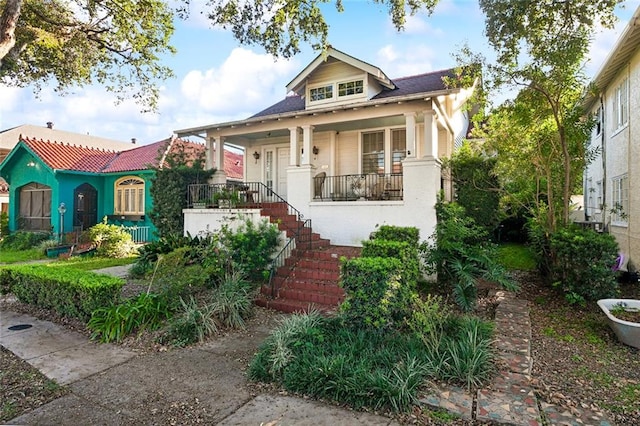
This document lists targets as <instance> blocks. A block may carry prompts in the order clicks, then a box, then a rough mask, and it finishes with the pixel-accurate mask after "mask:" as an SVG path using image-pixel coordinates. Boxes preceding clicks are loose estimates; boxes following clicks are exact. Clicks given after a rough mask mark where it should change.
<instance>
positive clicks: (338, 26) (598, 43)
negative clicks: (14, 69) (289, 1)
mask: <svg viewBox="0 0 640 426" xmlns="http://www.w3.org/2000/svg"><path fill="white" fill-rule="evenodd" d="M203 4H204V0H192V1H191V9H192V13H191V18H190V19H189V20H187V21H181V20H176V31H175V33H174V37H173V40H172V44H173V45H174V46H175V47H176V48H177V50H178V53H177V54H176V55H172V56H167V57H165V58H163V61H164V62H165V64H166V65H168V66H170V67H171V68H172V69H173V70H174V73H175V74H176V77H175V78H174V79H171V80H169V81H166V82H164V83H163V84H162V87H161V97H160V103H159V111H158V112H157V113H147V114H142V113H140V112H139V111H140V107H139V106H138V105H136V104H135V103H134V102H132V101H126V102H124V103H122V104H120V105H115V104H114V97H113V96H112V95H110V94H109V93H107V92H106V91H104V90H103V89H102V88H100V87H85V88H79V89H76V90H74V91H73V92H72V93H70V94H68V95H66V96H64V97H61V96H58V95H57V94H55V93H54V92H53V90H50V89H48V88H45V89H43V90H42V92H41V94H40V97H39V98H36V97H35V96H34V94H33V90H32V89H31V88H24V89H18V88H13V87H6V86H2V85H0V99H2V102H0V129H7V128H10V127H15V126H18V125H21V124H34V125H42V126H44V125H45V123H46V122H48V121H51V122H53V123H54V126H55V128H57V129H61V130H67V131H71V132H77V133H88V134H92V135H95V136H101V137H106V138H111V139H116V140H122V141H129V140H130V139H131V138H136V139H137V141H138V143H140V144H147V143H151V142H156V141H158V140H161V139H164V138H167V137H169V136H170V135H171V134H172V132H173V131H174V130H177V129H183V128H188V127H194V126H201V125H206V124H213V123H219V122H225V121H230V120H237V119H243V118H246V117H248V116H251V115H253V114H254V113H256V112H258V111H260V110H262V109H264V108H266V107H267V106H269V105H271V104H273V103H275V102H277V101H279V100H280V99H282V98H283V97H284V96H285V95H286V93H285V86H286V85H287V83H289V82H290V81H291V80H292V79H293V78H294V77H295V76H296V74H297V73H298V72H300V70H302V68H304V67H305V66H306V65H307V64H308V63H309V62H311V61H312V60H313V59H314V58H315V57H316V55H317V54H316V53H315V52H313V51H312V49H311V48H310V47H309V46H306V45H303V46H302V49H303V50H302V52H301V53H300V54H298V55H296V56H295V57H294V58H291V59H290V60H275V59H274V58H272V57H271V56H269V55H267V54H265V53H264V51H263V50H262V49H260V48H259V47H257V46H240V45H239V44H238V43H237V42H236V41H235V40H234V39H233V38H232V36H231V34H230V32H228V31H224V30H221V29H212V28H210V26H209V23H208V20H207V19H206V18H205V17H204V16H203V15H202V14H201V13H200V11H201V9H202V7H203ZM343 4H344V9H345V10H344V12H342V13H337V12H335V8H334V7H333V4H329V5H325V9H326V15H325V16H326V19H327V21H328V23H329V25H330V34H329V41H330V43H331V44H332V45H333V46H334V47H335V48H336V49H338V50H341V51H343V52H345V53H347V54H349V55H352V56H354V57H356V58H358V59H361V60H363V61H366V62H368V63H370V64H373V65H375V66H377V67H379V68H381V69H382V70H383V71H384V72H385V73H386V74H387V75H388V76H389V77H391V78H395V77H404V76H409V75H414V74H421V73H424V72H429V71H435V70H439V69H444V68H449V67H452V66H455V62H454V59H453V57H452V53H454V52H455V51H457V50H458V49H459V47H460V46H462V45H463V44H465V43H466V44H468V45H469V46H471V47H472V49H473V50H476V51H480V52H483V53H484V54H485V55H487V56H488V57H491V51H490V49H489V47H488V44H487V43H486V41H485V38H484V35H483V30H484V17H483V15H482V14H481V12H480V9H479V7H478V2H477V0H440V3H439V4H438V6H437V7H436V9H435V12H434V13H433V14H432V15H431V16H427V14H426V13H421V14H419V15H417V16H415V17H412V18H410V19H409V20H408V22H407V25H406V28H405V31H404V32H400V33H398V32H397V31H396V30H395V29H394V28H393V26H392V24H391V20H390V18H389V15H388V13H387V11H386V9H385V8H383V7H382V6H380V5H378V4H374V3H371V2H368V1H365V0H343ZM639 4H640V0H627V1H626V2H625V7H624V8H623V9H620V10H619V11H618V16H619V18H620V22H619V23H618V25H617V26H616V29H615V30H612V31H603V32H599V33H598V35H597V37H596V38H595V40H594V43H593V45H592V49H591V54H590V61H589V63H588V64H587V68H586V70H587V75H589V76H593V75H594V74H595V73H596V72H597V70H598V69H599V67H600V65H601V64H602V62H603V61H604V59H605V58H606V55H607V53H608V51H609V49H610V48H611V46H613V44H614V43H615V41H616V39H617V37H618V35H619V34H620V32H621V31H622V29H623V28H624V26H625V25H626V24H627V21H628V19H629V17H630V16H632V15H633V12H634V11H635V10H636V8H637V7H638V5H639Z"/></svg>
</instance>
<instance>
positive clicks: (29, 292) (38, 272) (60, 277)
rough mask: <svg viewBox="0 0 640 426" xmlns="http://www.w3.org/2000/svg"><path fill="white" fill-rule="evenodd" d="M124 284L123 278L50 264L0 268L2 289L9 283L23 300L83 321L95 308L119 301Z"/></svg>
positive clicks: (0, 285) (12, 290) (12, 291)
mask: <svg viewBox="0 0 640 426" xmlns="http://www.w3.org/2000/svg"><path fill="white" fill-rule="evenodd" d="M7 274H8V275H7ZM7 283H8V284H7ZM123 285H124V281H123V280H122V279H120V278H116V277H111V276H107V275H102V274H96V273H93V272H87V271H77V270H72V269H66V268H56V267H51V266H48V265H16V266H8V267H4V268H3V269H0V288H2V289H3V291H5V290H6V287H7V286H10V292H11V293H13V294H14V295H15V296H16V297H17V298H18V300H20V301H21V302H23V303H28V304H32V305H35V306H38V307H41V308H45V309H53V310H55V311H56V312H58V313H59V314H60V315H63V316H70V317H76V318H79V319H81V320H88V319H89V318H90V317H91V314H92V312H93V311H94V310H96V309H98V308H101V307H104V306H110V305H112V304H113V303H114V302H116V301H117V300H118V298H119V295H120V290H121V289H122V286H123Z"/></svg>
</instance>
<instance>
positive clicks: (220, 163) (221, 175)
mask: <svg viewBox="0 0 640 426" xmlns="http://www.w3.org/2000/svg"><path fill="white" fill-rule="evenodd" d="M214 158H215V161H214V163H215V164H214V167H215V168H216V172H215V173H214V174H213V176H212V177H211V181H212V183H226V182H227V174H226V173H225V171H224V136H218V137H217V139H216V143H215V151H214Z"/></svg>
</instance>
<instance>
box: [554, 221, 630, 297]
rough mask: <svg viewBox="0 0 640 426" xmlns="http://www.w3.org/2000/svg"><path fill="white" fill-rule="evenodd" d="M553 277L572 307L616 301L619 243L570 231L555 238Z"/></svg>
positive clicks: (607, 236)
mask: <svg viewBox="0 0 640 426" xmlns="http://www.w3.org/2000/svg"><path fill="white" fill-rule="evenodd" d="M549 247H550V250H551V258H552V259H553V267H552V276H553V281H557V282H558V283H559V284H558V285H559V286H560V287H561V288H562V290H563V292H564V293H565V296H566V297H567V300H569V302H570V303H572V304H575V303H577V304H584V303H585V301H593V300H598V299H604V298H608V297H614V296H615V295H616V294H617V291H618V282H617V280H616V272H615V271H614V270H613V266H614V265H615V263H616V258H617V257H618V251H619V247H618V243H617V242H616V240H615V238H614V237H613V236H612V235H610V234H605V233H599V232H595V231H593V230H591V229H583V228H580V227H567V228H562V229H559V230H558V231H557V232H555V233H553V234H551V236H550V241H549Z"/></svg>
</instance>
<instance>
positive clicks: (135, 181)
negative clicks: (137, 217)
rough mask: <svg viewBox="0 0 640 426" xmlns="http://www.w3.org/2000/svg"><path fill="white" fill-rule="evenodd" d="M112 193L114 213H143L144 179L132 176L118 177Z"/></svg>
mask: <svg viewBox="0 0 640 426" xmlns="http://www.w3.org/2000/svg"><path fill="white" fill-rule="evenodd" d="M114 194H115V198H114V204H113V205H114V213H115V214H144V180H142V179H140V178H139V177H132V176H128V177H123V178H121V179H118V180H117V181H116V186H115V191H114Z"/></svg>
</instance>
